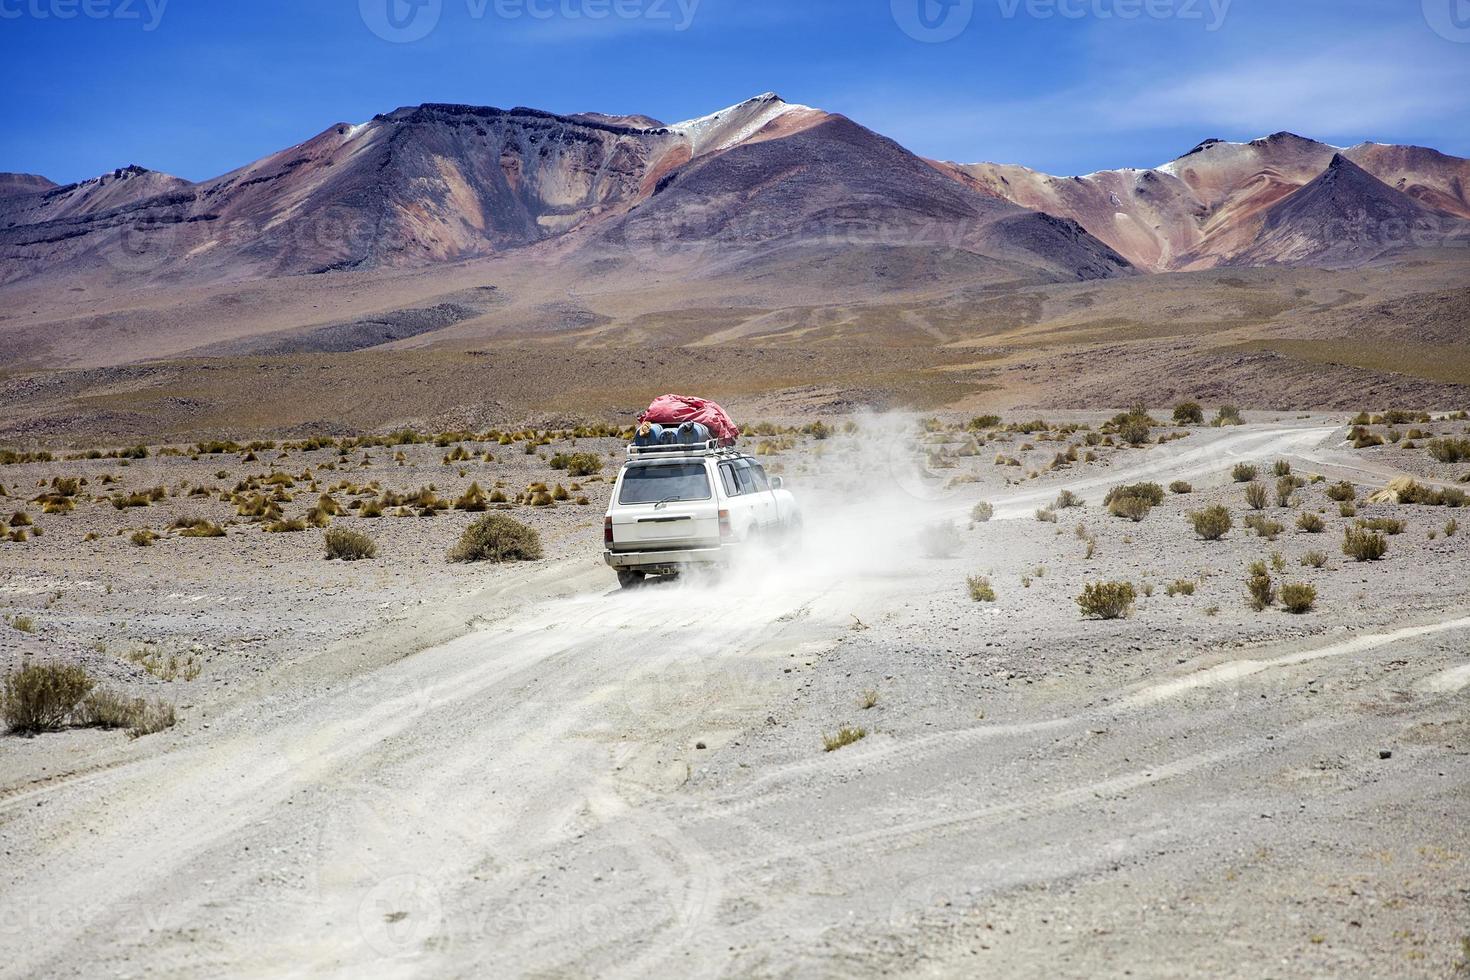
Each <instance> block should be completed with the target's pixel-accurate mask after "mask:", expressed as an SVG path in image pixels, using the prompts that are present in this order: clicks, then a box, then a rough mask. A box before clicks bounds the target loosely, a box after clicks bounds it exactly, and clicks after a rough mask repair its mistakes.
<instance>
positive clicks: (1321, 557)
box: [1302, 550, 1327, 568]
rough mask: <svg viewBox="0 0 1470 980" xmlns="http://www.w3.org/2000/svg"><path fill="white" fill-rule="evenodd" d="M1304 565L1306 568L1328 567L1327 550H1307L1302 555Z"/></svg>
mask: <svg viewBox="0 0 1470 980" xmlns="http://www.w3.org/2000/svg"><path fill="white" fill-rule="evenodd" d="M1302 565H1303V566H1304V567H1306V568H1326V567H1327V552H1325V551H1315V550H1313V551H1309V552H1307V553H1306V554H1305V555H1302Z"/></svg>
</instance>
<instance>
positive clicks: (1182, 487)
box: [1169, 480, 1194, 496]
mask: <svg viewBox="0 0 1470 980" xmlns="http://www.w3.org/2000/svg"><path fill="white" fill-rule="evenodd" d="M1169 492H1170V493H1177V494H1179V495H1181V496H1182V495H1184V494H1186V493H1194V487H1193V486H1192V485H1190V484H1189V483H1187V482H1186V481H1184V480H1175V481H1174V482H1173V483H1171V484H1169Z"/></svg>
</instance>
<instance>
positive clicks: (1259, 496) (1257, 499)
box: [1245, 483, 1269, 510]
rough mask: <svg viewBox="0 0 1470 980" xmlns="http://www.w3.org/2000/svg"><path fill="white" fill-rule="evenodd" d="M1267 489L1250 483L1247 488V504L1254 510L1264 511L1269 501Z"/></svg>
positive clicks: (1258, 484) (1261, 485)
mask: <svg viewBox="0 0 1470 980" xmlns="http://www.w3.org/2000/svg"><path fill="white" fill-rule="evenodd" d="M1268 499H1269V498H1268V497H1267V496H1266V488H1265V486H1264V485H1263V484H1260V483H1248V484H1246V487H1245V502H1246V503H1247V504H1249V505H1250V508H1251V509H1252V510H1262V509H1264V508H1265V506H1266V503H1267V501H1268Z"/></svg>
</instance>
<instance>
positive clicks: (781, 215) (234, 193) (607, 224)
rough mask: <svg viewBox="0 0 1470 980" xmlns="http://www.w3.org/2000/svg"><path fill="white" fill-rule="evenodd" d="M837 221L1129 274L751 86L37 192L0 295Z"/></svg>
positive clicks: (1094, 247) (340, 128)
mask: <svg viewBox="0 0 1470 980" xmlns="http://www.w3.org/2000/svg"><path fill="white" fill-rule="evenodd" d="M21 189H22V190H25V189H27V188H26V187H21ZM635 209H637V210H638V213H637V214H636V215H634V213H633V212H634V211H635ZM854 228H857V229H861V233H862V234H880V235H890V236H896V237H897V239H898V241H899V242H900V243H907V242H910V241H915V242H919V243H920V244H939V243H940V242H942V243H943V244H944V245H945V247H958V248H962V249H971V250H976V251H979V252H981V253H983V254H984V255H985V256H986V257H989V258H993V259H995V260H997V261H1002V262H1007V263H1018V264H1019V267H1021V268H1032V269H1034V271H1035V272H1036V273H1037V274H1039V275H1042V276H1044V277H1062V278H1091V277H1095V276H1099V275H1114V274H1118V273H1121V272H1124V271H1127V263H1126V262H1124V261H1122V260H1121V259H1120V258H1119V257H1118V256H1116V255H1114V254H1112V253H1111V251H1110V250H1109V249H1108V248H1106V247H1105V246H1103V245H1101V244H1100V243H1098V242H1096V241H1094V240H1092V239H1091V238H1090V237H1089V236H1088V235H1086V234H1085V233H1084V232H1082V231H1081V230H1080V229H1078V228H1076V227H1075V226H1073V225H1071V224H1069V223H1068V222H1066V221H1054V220H1050V219H1046V218H1043V217H1040V216H1037V215H1032V214H1028V213H1027V212H1025V211H1024V210H1022V209H1020V208H1017V207H1014V206H1012V205H1007V204H1004V203H1002V202H999V201H997V200H995V199H994V197H993V196H991V195H985V194H981V193H977V192H975V191H974V189H972V188H967V187H964V186H961V185H958V184H956V183H955V182H953V181H950V180H946V179H944V178H943V177H942V176H940V175H939V174H937V173H936V172H935V171H934V170H933V168H932V167H930V166H929V165H927V164H926V163H925V162H924V161H922V160H921V159H920V158H918V157H915V156H914V155H913V154H911V153H909V152H908V151H906V150H903V149H902V148H901V147H899V146H898V145H897V144H894V143H893V142H892V141H889V140H886V139H884V138H882V137H880V136H878V135H876V134H874V133H872V132H870V131H868V130H866V129H863V128H862V127H860V126H857V125H856V124H854V123H852V122H851V121H850V120H847V119H844V118H842V117H840V116H833V115H830V114H828V113H825V112H822V111H820V110H816V109H811V108H808V107H805V106H798V105H792V104H789V103H786V102H784V101H782V100H781V99H780V98H778V97H777V96H775V95H774V94H770V93H767V94H765V95H762V96H758V97H756V98H754V99H750V100H748V101H746V102H743V103H741V104H739V105H736V106H732V107H730V108H728V109H725V110H722V111H720V112H717V113H712V114H711V115H708V116H705V117H701V118H699V119H692V120H689V121H687V122H682V123H677V124H673V125H664V124H662V123H660V122H658V121H657V120H654V119H650V118H648V117H642V116H606V115H600V114H582V115H576V116H558V115H554V114H551V113H547V112H541V111H538V110H534V109H525V108H517V109H510V110H503V109H495V108H485V107H476V106H462V105H433V104H431V105H422V106H416V107H410V108H403V109H398V110H396V111H394V112H390V113H387V114H385V115H380V116H377V117H375V118H373V119H372V120H370V121H368V122H366V123H362V124H359V125H350V124H346V123H343V124H338V125H335V126H333V127H331V128H330V129H328V130H326V131H325V132H323V133H321V134H319V135H317V136H315V137H313V138H312V139H310V140H307V141H306V142H304V143H301V144H298V145H296V146H293V147H290V148H288V149H286V150H282V151H281V152H279V153H276V154H273V155H271V156H268V157H266V158H264V159H262V160H259V161H256V162H255V163H252V164H250V165H248V166H246V167H243V168H241V169H239V170H236V171H234V172H232V173H229V174H225V175H224V176H222V177H218V178H215V179H213V180H207V181H203V182H201V183H198V184H191V183H188V182H187V181H182V180H179V179H178V178H173V177H168V176H166V175H163V174H156V173H154V172H152V171H147V170H143V169H141V168H136V167H130V168H126V169H124V170H119V171H116V172H115V173H113V174H110V175H107V176H104V177H101V178H97V179H96V180H92V181H86V182H83V183H81V184H76V185H71V186H69V187H64V188H54V187H47V186H44V185H35V186H34V187H33V192H32V193H20V194H17V195H14V196H9V197H3V198H0V282H6V281H15V280H20V279H26V278H30V277H37V276H41V277H46V276H58V275H63V276H66V277H76V276H79V275H85V274H88V273H93V274H96V275H99V276H102V277H104V278H108V277H110V278H111V279H113V280H129V281H136V279H137V278H138V277H139V276H147V277H149V278H151V279H157V280H161V281H177V282H189V281H210V280H228V279H257V278H267V277H274V276H281V275H292V274H302V273H320V272H328V271H334V270H345V269H353V270H363V269H379V268H405V267H410V268H411V267H417V266H423V265H429V264H433V263H440V262H445V261H454V260H462V259H467V258H474V257H479V256H486V255H495V254H499V253H502V252H505V251H508V250H512V249H519V248H523V247H525V246H532V245H537V244H538V243H543V242H550V241H557V240H561V239H566V241H564V242H559V244H558V245H557V249H556V250H557V251H558V254H561V253H573V254H576V255H579V256H581V257H583V258H586V257H587V256H588V249H592V248H596V247H603V248H618V247H620V248H624V249H631V250H632V251H634V252H648V251H649V250H650V249H651V250H653V251H654V252H662V251H665V250H667V249H668V248H670V247H675V248H676V250H677V249H678V247H679V246H680V245H681V243H682V245H686V246H687V245H689V244H690V243H691V242H692V241H694V240H695V239H698V241H699V245H700V248H699V249H698V250H697V251H699V252H700V254H701V255H707V253H708V251H709V247H713V248H715V249H722V248H727V247H728V248H732V249H734V250H735V251H738V252H740V253H741V254H742V255H745V256H746V257H749V256H748V253H749V251H750V249H751V248H754V247H759V248H765V249H768V248H771V247H775V246H776V245H778V244H782V243H786V244H790V243H791V242H794V241H797V240H801V241H810V240H811V239H812V238H813V236H816V237H818V238H820V239H821V240H823V241H826V242H828V243H829V244H833V245H843V244H853V242H850V241H847V240H846V238H845V237H844V236H847V237H850V236H851V235H852V234H853V229H854ZM583 230H586V231H588V232H589V234H588V235H585V236H578V235H573V234H571V233H575V232H581V231H583ZM915 236H919V238H922V237H923V236H928V238H930V239H933V240H934V242H932V243H931V242H920V241H919V238H916V237H915ZM684 250H685V251H689V252H693V251H696V250H694V249H684ZM594 257H595V256H594ZM620 257H621V256H614V258H620Z"/></svg>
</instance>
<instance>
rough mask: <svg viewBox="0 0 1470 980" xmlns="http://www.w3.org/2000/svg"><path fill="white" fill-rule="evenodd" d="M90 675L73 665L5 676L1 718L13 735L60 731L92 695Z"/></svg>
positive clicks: (38, 667)
mask: <svg viewBox="0 0 1470 980" xmlns="http://www.w3.org/2000/svg"><path fill="white" fill-rule="evenodd" d="M93 686H94V684H93V681H92V677H91V675H89V674H88V673H87V672H86V671H85V670H83V669H82V668H81V667H78V666H76V665H72V664H28V665H26V666H24V667H21V668H20V669H19V670H14V671H11V672H10V673H9V674H6V675H5V684H4V686H3V687H0V716H3V717H4V719H5V724H6V725H7V726H8V727H9V729H10V730H11V731H13V732H20V733H25V734H33V733H35V732H45V731H53V730H55V729H57V728H60V727H61V726H62V725H63V724H64V723H65V722H66V719H67V718H68V716H70V715H71V713H72V711H73V710H75V709H76V707H77V705H79V704H81V702H82V699H83V698H85V697H86V696H87V695H88V694H90V693H91V691H92V688H93Z"/></svg>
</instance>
